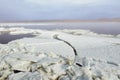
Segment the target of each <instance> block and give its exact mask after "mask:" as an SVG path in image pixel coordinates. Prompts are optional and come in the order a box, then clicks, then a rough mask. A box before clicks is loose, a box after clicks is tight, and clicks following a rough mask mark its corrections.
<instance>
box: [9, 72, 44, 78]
mask: <svg viewBox="0 0 120 80" xmlns="http://www.w3.org/2000/svg"><path fill="white" fill-rule="evenodd" d="M8 79H9V80H43V79H42V76H41V75H40V73H38V72H20V73H17V74H11V75H10V76H9V77H8Z"/></svg>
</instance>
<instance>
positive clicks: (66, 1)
mask: <svg viewBox="0 0 120 80" xmlns="http://www.w3.org/2000/svg"><path fill="white" fill-rule="evenodd" d="M101 18H120V0H0V21H25V20H55V19H57V20H64V19H75V20H76V19H79V20H82V19H101Z"/></svg>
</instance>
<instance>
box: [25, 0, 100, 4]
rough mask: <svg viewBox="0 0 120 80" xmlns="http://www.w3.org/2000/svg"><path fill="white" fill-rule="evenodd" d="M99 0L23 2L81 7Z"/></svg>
mask: <svg viewBox="0 0 120 80" xmlns="http://www.w3.org/2000/svg"><path fill="white" fill-rule="evenodd" d="M99 1H101V0H25V2H27V3H32V4H38V5H82V4H91V3H97V2H99Z"/></svg>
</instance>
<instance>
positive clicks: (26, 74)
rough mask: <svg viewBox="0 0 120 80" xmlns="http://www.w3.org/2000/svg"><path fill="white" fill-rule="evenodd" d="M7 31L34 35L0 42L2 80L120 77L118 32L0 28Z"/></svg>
mask: <svg viewBox="0 0 120 80" xmlns="http://www.w3.org/2000/svg"><path fill="white" fill-rule="evenodd" d="M4 33H7V34H11V35H18V34H28V33H30V34H33V35H35V36H34V37H29V38H28V37H25V38H21V39H17V40H13V41H10V42H9V43H7V44H0V80H120V38H119V35H118V36H113V35H105V34H97V33H94V32H91V31H85V30H53V31H47V30H34V29H24V28H0V34H1V35H2V34H4ZM75 53H76V54H75Z"/></svg>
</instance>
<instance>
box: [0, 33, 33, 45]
mask: <svg viewBox="0 0 120 80" xmlns="http://www.w3.org/2000/svg"><path fill="white" fill-rule="evenodd" d="M24 37H34V35H32V34H19V35H10V34H8V33H4V34H1V35H0V43H1V44H7V43H8V42H10V41H12V40H16V39H21V38H24Z"/></svg>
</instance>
